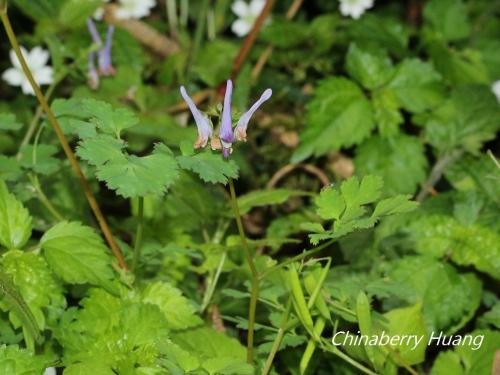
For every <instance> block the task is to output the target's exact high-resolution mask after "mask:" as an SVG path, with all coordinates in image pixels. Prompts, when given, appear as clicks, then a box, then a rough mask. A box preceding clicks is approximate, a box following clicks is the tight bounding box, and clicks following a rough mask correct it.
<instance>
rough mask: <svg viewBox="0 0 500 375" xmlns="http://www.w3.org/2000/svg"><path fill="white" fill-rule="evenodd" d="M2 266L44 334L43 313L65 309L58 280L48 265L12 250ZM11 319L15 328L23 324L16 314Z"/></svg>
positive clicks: (26, 254)
mask: <svg viewBox="0 0 500 375" xmlns="http://www.w3.org/2000/svg"><path fill="white" fill-rule="evenodd" d="M2 266H3V269H4V271H5V273H6V274H7V275H10V277H11V278H12V282H13V283H14V285H15V286H16V287H17V288H18V290H19V293H20V294H21V296H22V297H23V299H24V301H25V302H26V303H27V304H28V305H29V308H30V310H31V312H32V314H33V316H34V317H35V320H36V323H37V325H38V327H39V328H40V329H42V330H44V329H45V327H46V325H47V324H46V316H45V314H44V312H47V311H49V310H50V309H59V310H62V309H64V308H65V307H66V300H65V298H64V295H63V290H62V287H61V285H60V284H59V283H58V282H57V281H56V280H55V278H54V276H53V274H52V272H51V271H50V269H49V267H48V265H47V263H46V262H45V260H44V259H43V258H42V257H41V256H39V255H36V254H34V253H23V252H21V251H19V250H11V251H8V252H7V253H6V254H5V255H4V256H3V258H2ZM10 319H11V321H12V322H13V323H14V325H15V326H16V327H18V326H19V325H20V324H21V323H22V320H20V319H19V317H17V316H16V313H15V311H14V310H12V312H11V315H10Z"/></svg>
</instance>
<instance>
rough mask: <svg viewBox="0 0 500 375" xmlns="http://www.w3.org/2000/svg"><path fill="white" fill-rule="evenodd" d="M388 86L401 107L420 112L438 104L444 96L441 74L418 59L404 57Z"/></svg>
mask: <svg viewBox="0 0 500 375" xmlns="http://www.w3.org/2000/svg"><path fill="white" fill-rule="evenodd" d="M387 87H388V88H390V89H391V92H393V93H394V95H395V97H396V98H397V101H398V103H399V105H400V106H401V107H403V108H404V109H406V110H407V111H409V112H413V113H420V112H423V111H425V110H427V109H430V108H432V107H434V106H436V105H437V104H439V103H440V102H441V101H442V100H443V98H444V97H445V92H444V85H443V84H442V83H441V75H440V74H439V73H438V72H436V70H435V69H434V68H433V66H432V65H431V64H429V63H427V62H423V61H422V60H419V59H415V58H412V59H405V60H403V61H402V62H401V63H400V64H399V65H398V66H397V67H396V73H395V74H394V77H393V78H392V79H391V81H390V82H389V84H388V85H387Z"/></svg>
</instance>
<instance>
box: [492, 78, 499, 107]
mask: <svg viewBox="0 0 500 375" xmlns="http://www.w3.org/2000/svg"><path fill="white" fill-rule="evenodd" d="M491 91H493V94H495V96H496V97H497V99H498V102H499V103H500V80H498V81H495V82H493V84H492V85H491Z"/></svg>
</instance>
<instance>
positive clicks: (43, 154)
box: [19, 144, 61, 175]
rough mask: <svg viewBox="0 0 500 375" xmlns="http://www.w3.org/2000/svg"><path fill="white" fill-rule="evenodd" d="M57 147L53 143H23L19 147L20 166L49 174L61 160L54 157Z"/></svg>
mask: <svg viewBox="0 0 500 375" xmlns="http://www.w3.org/2000/svg"><path fill="white" fill-rule="evenodd" d="M57 151H58V150H57V147H56V146H54V145H45V144H38V145H37V146H36V147H35V146H33V145H24V146H23V147H21V149H20V152H21V159H20V160H19V161H20V163H21V166H22V167H24V168H27V169H32V170H33V171H35V172H36V173H40V174H44V175H49V174H52V173H54V172H56V171H57V169H58V168H59V166H60V164H61V162H60V160H59V159H57V158H55V157H54V154H56V153H57Z"/></svg>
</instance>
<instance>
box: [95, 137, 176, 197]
mask: <svg viewBox="0 0 500 375" xmlns="http://www.w3.org/2000/svg"><path fill="white" fill-rule="evenodd" d="M115 150H116V148H115ZM101 160H102V159H101ZM178 177H179V172H178V166H177V162H176V161H175V158H174V156H173V155H172V152H171V151H170V150H169V149H168V148H167V146H165V145H164V144H161V143H157V144H156V145H155V148H154V150H153V152H152V153H151V155H147V156H142V157H139V156H135V155H125V154H124V155H122V156H120V157H117V158H114V159H112V160H110V161H109V162H107V163H104V164H102V165H100V166H98V167H97V178H98V179H99V180H100V181H104V182H106V185H107V186H108V188H110V189H112V190H116V192H117V193H118V194H119V195H121V196H123V197H125V198H134V197H143V196H145V195H147V194H163V193H165V191H166V190H167V188H168V187H169V186H170V185H172V184H173V183H174V182H175V181H176V180H177V178H178Z"/></svg>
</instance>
